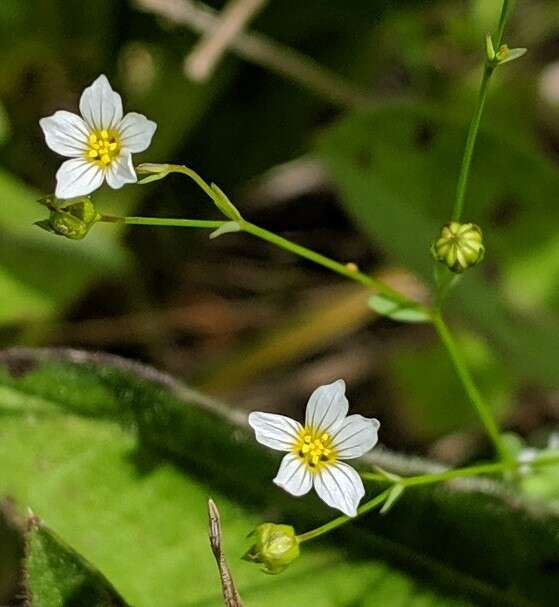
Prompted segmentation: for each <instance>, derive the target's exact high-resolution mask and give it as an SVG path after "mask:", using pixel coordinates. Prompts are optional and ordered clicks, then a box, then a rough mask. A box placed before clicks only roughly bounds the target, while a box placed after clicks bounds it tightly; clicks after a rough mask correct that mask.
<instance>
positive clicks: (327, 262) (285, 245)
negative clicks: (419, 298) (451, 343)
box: [239, 221, 418, 305]
mask: <svg viewBox="0 0 559 607" xmlns="http://www.w3.org/2000/svg"><path fill="white" fill-rule="evenodd" d="M239 223H240V225H241V227H242V229H243V230H244V231H245V232H248V233H249V234H252V235H253V236H256V237H257V238H260V239H262V240H266V241H267V242H270V243H272V244H274V245H276V246H278V247H280V248H282V249H285V250H286V251H289V252H291V253H294V254H295V255H298V256H299V257H304V258H305V259H308V260H309V261H312V262H314V263H316V264H318V265H321V266H323V267H325V268H328V269H329V270H332V271H333V272H336V273H337V274H341V275H342V276H345V277H346V278H350V279H351V280H354V281H355V282H359V283H361V284H362V285H364V286H366V287H369V288H371V289H376V290H377V291H379V292H380V293H382V294H383V295H386V296H387V297H390V298H391V299H393V300H395V301H398V302H400V303H403V304H413V305H418V304H416V303H415V302H413V301H411V300H410V299H409V298H407V297H405V296H404V295H402V294H401V293H399V292H398V291H396V290H395V289H392V287H389V286H388V285H387V284H385V283H383V282H382V281H380V280H377V279H376V278H373V277H372V276H368V275H367V274H363V272H360V271H359V270H355V269H352V268H351V267H348V266H346V265H344V264H342V263H339V262H338V261H334V260H333V259H330V258H329V257H326V256H325V255H321V254H320V253H316V252H315V251H312V250H311V249H308V248H307V247H304V246H302V245H299V244H296V243H294V242H291V241H290V240H287V238H283V236H278V235H277V234H274V233H273V232H270V231H269V230H265V229H264V228H261V227H259V226H256V225H254V224H253V223H249V222H248V221H242V222H239Z"/></svg>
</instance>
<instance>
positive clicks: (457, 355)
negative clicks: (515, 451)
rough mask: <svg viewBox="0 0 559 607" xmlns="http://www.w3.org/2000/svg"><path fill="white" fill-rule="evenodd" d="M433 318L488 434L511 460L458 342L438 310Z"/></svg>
mask: <svg viewBox="0 0 559 607" xmlns="http://www.w3.org/2000/svg"><path fill="white" fill-rule="evenodd" d="M432 320H433V325H434V326H435V329H436V330H437V333H438V334H439V337H440V338H441V341H442V342H443V344H444V346H445V348H446V350H447V352H448V354H449V356H450V359H451V361H452V364H453V365H454V368H455V370H456V373H457V375H458V377H459V379H460V381H461V382H462V385H463V386H464V390H465V391H466V394H467V395H468V398H469V399H470V401H471V403H472V405H473V406H474V409H475V410H476V412H477V414H478V416H479V418H480V420H481V422H482V424H483V425H484V427H485V430H486V431H487V434H488V435H489V437H490V438H491V440H492V441H493V444H494V446H495V449H496V450H497V453H498V454H499V456H500V457H501V459H502V460H503V461H510V454H509V452H508V449H507V448H506V447H505V445H504V443H503V439H502V438H501V434H500V432H499V428H498V426H497V423H496V421H495V419H494V418H493V414H492V413H491V409H490V408H489V406H488V405H487V403H486V402H485V400H484V398H483V396H482V395H481V392H480V391H479V389H478V387H477V386H476V384H475V382H474V380H473V377H472V375H471V373H470V370H469V369H468V366H467V364H466V361H465V360H464V357H463V355H462V352H461V351H460V348H459V347H458V345H457V344H456V341H455V340H454V337H453V336H452V333H451V332H450V329H449V328H448V325H447V324H446V323H445V321H444V320H443V317H442V315H441V314H440V312H438V311H437V312H435V313H434V314H433V316H432Z"/></svg>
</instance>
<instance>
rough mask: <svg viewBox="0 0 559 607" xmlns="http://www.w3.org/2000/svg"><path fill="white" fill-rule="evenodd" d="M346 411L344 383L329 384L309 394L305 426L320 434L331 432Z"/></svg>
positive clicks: (342, 381) (341, 380)
mask: <svg viewBox="0 0 559 607" xmlns="http://www.w3.org/2000/svg"><path fill="white" fill-rule="evenodd" d="M348 409H349V403H348V402H347V398H346V397H345V382H344V380H343V379H338V381H335V382H333V383H331V384H327V385H325V386H320V388H317V389H316V390H315V391H314V392H313V393H312V394H311V397H310V398H309V402H308V404H307V412H306V416H305V425H306V426H308V427H311V428H314V429H315V430H320V431H322V432H331V431H333V430H334V428H335V426H336V425H337V424H339V423H341V421H342V420H343V419H344V417H345V416H346V415H347V411H348Z"/></svg>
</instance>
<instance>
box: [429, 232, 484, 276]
mask: <svg viewBox="0 0 559 607" xmlns="http://www.w3.org/2000/svg"><path fill="white" fill-rule="evenodd" d="M431 253H432V254H433V257H434V258H435V260H436V261H440V262H441V263H444V264H445V265H446V266H447V267H448V268H449V270H452V272H456V273H461V272H464V270H467V269H468V268H470V267H472V266H475V265H477V264H478V263H480V262H481V261H482V260H483V257H484V255H485V247H484V246H483V235H482V232H481V228H480V227H479V226H477V225H476V224H475V223H458V222H457V221H451V222H450V223H447V224H446V225H445V226H443V228H442V230H441V234H440V236H439V238H437V239H436V240H435V241H434V242H433V244H432V245H431Z"/></svg>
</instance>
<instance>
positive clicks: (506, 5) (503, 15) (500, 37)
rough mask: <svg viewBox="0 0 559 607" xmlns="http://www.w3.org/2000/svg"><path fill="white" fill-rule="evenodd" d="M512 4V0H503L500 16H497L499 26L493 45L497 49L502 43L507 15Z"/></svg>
mask: <svg viewBox="0 0 559 607" xmlns="http://www.w3.org/2000/svg"><path fill="white" fill-rule="evenodd" d="M513 4H514V0H503V7H502V8H501V17H500V18H499V26H498V27H497V38H496V40H495V47H496V48H497V49H499V47H500V46H501V45H502V44H503V36H504V34H505V27H506V25H507V21H508V18H509V15H510V14H511V11H512V6H513Z"/></svg>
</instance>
